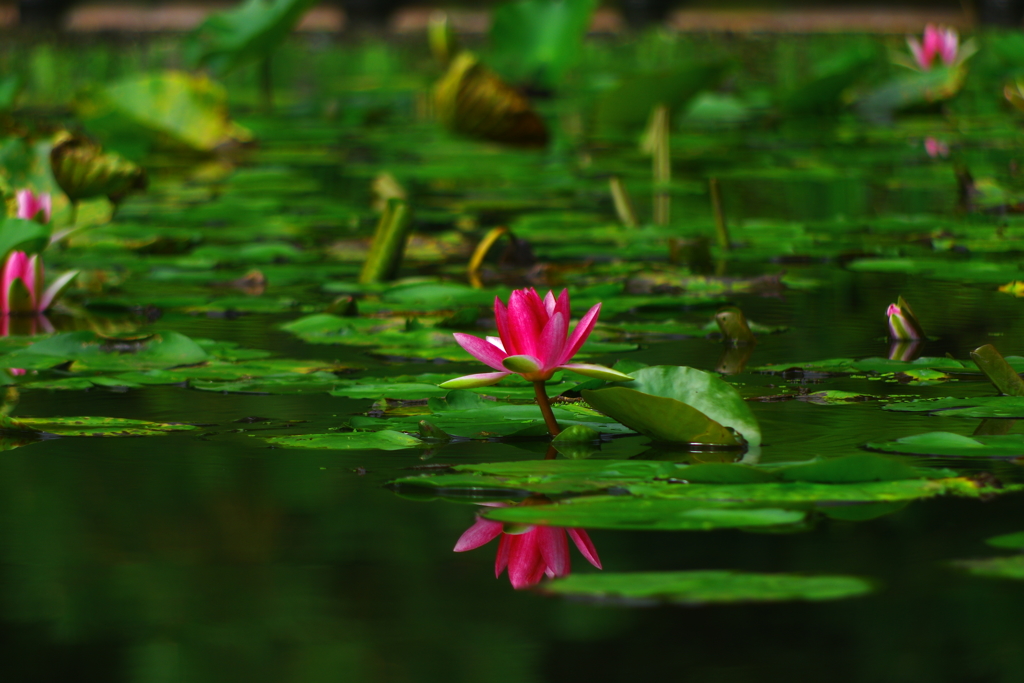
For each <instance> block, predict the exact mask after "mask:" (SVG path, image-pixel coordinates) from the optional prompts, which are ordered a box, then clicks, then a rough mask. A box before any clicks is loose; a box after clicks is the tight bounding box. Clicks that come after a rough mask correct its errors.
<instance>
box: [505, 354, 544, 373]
mask: <svg viewBox="0 0 1024 683" xmlns="http://www.w3.org/2000/svg"><path fill="white" fill-rule="evenodd" d="M502 364H503V365H504V366H505V369H506V370H510V371H511V372H518V373H519V374H520V375H528V374H530V373H534V372H540V371H541V370H543V369H544V366H543V365H542V364H541V362H540V361H539V360H537V359H536V358H534V357H533V356H527V355H525V354H520V355H518V356H508V357H507V358H505V359H504V360H503V361H502Z"/></svg>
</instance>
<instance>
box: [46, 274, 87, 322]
mask: <svg viewBox="0 0 1024 683" xmlns="http://www.w3.org/2000/svg"><path fill="white" fill-rule="evenodd" d="M77 275H78V271H77V270H69V271H68V272H66V273H64V274H62V275H61V276H60V277H59V278H57V279H56V280H54V281H53V282H52V283H51V284H50V286H49V287H47V288H46V290H45V291H44V292H43V295H42V296H41V297H40V298H39V311H40V312H42V311H45V310H47V309H48V308H50V306H52V305H53V304H54V302H56V301H57V299H59V298H60V297H61V295H62V294H64V292H65V290H67V288H68V287H70V286H71V283H72V281H74V279H75V277H76V276H77ZM39 282H42V280H41V279H40V280H39Z"/></svg>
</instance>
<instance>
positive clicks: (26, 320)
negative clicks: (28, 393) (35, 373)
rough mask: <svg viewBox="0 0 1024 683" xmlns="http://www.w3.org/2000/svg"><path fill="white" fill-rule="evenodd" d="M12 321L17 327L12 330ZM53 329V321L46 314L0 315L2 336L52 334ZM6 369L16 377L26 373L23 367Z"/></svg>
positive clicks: (0, 335)
mask: <svg viewBox="0 0 1024 683" xmlns="http://www.w3.org/2000/svg"><path fill="white" fill-rule="evenodd" d="M12 322H13V323H14V326H15V327H16V328H17V329H16V330H14V331H12V330H11V324H12ZM53 331H54V329H53V323H51V322H50V320H49V319H48V318H47V317H46V316H45V315H33V316H16V317H14V318H11V317H8V316H6V315H0V337H10V336H11V335H18V336H22V335H28V336H35V335H37V334H51V333H52V332H53ZM6 370H7V372H8V373H9V374H11V375H14V376H15V377H20V376H22V375H24V374H25V370H24V369H23V368H6Z"/></svg>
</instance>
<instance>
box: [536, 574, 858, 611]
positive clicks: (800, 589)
mask: <svg viewBox="0 0 1024 683" xmlns="http://www.w3.org/2000/svg"><path fill="white" fill-rule="evenodd" d="M541 590H543V591H544V592H545V593H554V594H556V595H564V596H569V597H577V598H598V599H606V600H620V601H621V600H626V601H630V602H633V601H638V600H639V601H644V602H655V603H657V602H672V603H683V604H687V605H694V604H697V605H700V604H708V603H734V602H783V601H788V600H812V601H819V600H838V599H841V598H853V597H858V596H861V595H866V594H867V593H870V592H871V591H872V590H873V588H872V585H871V583H870V582H868V581H866V580H865V579H861V578H858V577H855V576H826V575H819V576H814V575H806V576H805V575H799V574H755V573H750V572H733V571H693V572H636V573H624V574H615V573H610V572H609V573H602V574H572V575H570V576H567V577H565V578H562V579H556V580H554V581H549V582H547V583H545V584H543V586H542V587H541Z"/></svg>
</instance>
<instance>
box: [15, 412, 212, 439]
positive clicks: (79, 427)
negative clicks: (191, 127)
mask: <svg viewBox="0 0 1024 683" xmlns="http://www.w3.org/2000/svg"><path fill="white" fill-rule="evenodd" d="M192 429H196V427H195V426H194V425H189V424H169V423H164V422H147V421H146V420H129V419H125V418H119V417H19V418H16V419H12V418H9V417H6V416H5V417H4V418H3V419H2V420H0V431H4V432H18V433H32V434H40V433H41V434H54V435H57V436H153V435H157V434H166V433H167V432H181V431H188V430H192Z"/></svg>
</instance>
